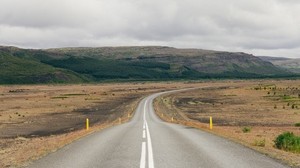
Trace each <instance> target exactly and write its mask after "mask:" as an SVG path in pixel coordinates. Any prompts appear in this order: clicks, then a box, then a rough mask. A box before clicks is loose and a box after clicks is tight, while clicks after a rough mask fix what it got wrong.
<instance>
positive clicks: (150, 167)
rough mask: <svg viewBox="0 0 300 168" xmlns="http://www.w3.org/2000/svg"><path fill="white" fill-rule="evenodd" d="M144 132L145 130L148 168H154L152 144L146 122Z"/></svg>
mask: <svg viewBox="0 0 300 168" xmlns="http://www.w3.org/2000/svg"><path fill="white" fill-rule="evenodd" d="M146 130H147V142H148V168H154V162H153V152H152V142H151V137H150V132H149V128H148V123H147V121H146Z"/></svg>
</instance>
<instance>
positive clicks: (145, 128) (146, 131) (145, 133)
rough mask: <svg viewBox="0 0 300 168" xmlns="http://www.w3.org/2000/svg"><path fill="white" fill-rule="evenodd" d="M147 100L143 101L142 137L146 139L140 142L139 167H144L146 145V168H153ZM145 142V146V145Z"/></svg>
mask: <svg viewBox="0 0 300 168" xmlns="http://www.w3.org/2000/svg"><path fill="white" fill-rule="evenodd" d="M147 101H148V100H146V101H145V104H144V113H143V121H144V122H143V139H145V138H146V136H147V141H146V142H144V141H143V142H142V152H141V161H140V168H145V167H146V147H147V150H148V153H147V154H148V168H154V161H153V151H152V142H151V136H150V131H149V127H148V123H147V120H146V105H147ZM146 144H147V146H146Z"/></svg>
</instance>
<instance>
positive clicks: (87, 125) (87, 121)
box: [86, 118, 90, 131]
mask: <svg viewBox="0 0 300 168" xmlns="http://www.w3.org/2000/svg"><path fill="white" fill-rule="evenodd" d="M89 127H90V125H89V119H88V118H87V119H86V130H87V131H88V130H89Z"/></svg>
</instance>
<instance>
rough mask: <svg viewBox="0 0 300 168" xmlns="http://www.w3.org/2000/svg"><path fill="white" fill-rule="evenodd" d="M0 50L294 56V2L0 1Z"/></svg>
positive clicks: (298, 2)
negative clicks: (160, 49)
mask: <svg viewBox="0 0 300 168" xmlns="http://www.w3.org/2000/svg"><path fill="white" fill-rule="evenodd" d="M0 45H14V46H18V47H24V48H53V47H77V46H89V47H100V46H133V45H134V46H136V45H138V46H139V45H164V46H172V47H177V48H201V49H213V50H225V51H242V52H248V53H252V54H254V55H269V56H285V57H296V58H300V0H0Z"/></svg>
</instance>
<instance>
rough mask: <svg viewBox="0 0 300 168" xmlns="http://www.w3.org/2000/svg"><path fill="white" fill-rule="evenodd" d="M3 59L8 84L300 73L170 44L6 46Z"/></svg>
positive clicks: (238, 55) (244, 57)
mask: <svg viewBox="0 0 300 168" xmlns="http://www.w3.org/2000/svg"><path fill="white" fill-rule="evenodd" d="M4 57H6V58H4ZM0 58H2V59H0V64H1V63H2V64H7V65H8V66H2V67H1V71H0V79H2V80H0V83H2V84H3V83H4V84H5V83H82V82H99V81H106V80H125V81H131V80H181V79H204V78H265V77H268V78H270V77H293V76H295V74H294V73H291V72H288V71H287V70H284V69H282V68H279V67H276V66H274V65H273V64H272V63H270V62H267V61H263V60H262V59H260V58H258V57H255V56H253V55H251V54H247V53H243V52H226V51H213V50H203V49H177V48H173V47H167V46H124V47H75V48H74V47H71V48H51V49H22V48H17V47H14V46H8V47H6V46H0ZM13 61H14V62H13ZM26 63H27V64H30V65H31V66H27V65H26ZM12 65H14V66H12ZM36 67H38V68H36ZM39 69H40V70H39ZM42 70H43V71H42ZM4 72H5V73H4ZM20 72H23V74H22V78H20V76H18V74H19V73H20ZM58 74H59V75H58ZM45 75H46V76H47V78H45V77H44V76H45ZM33 76H34V77H33ZM4 79H5V80H4ZM24 79H26V80H25V81H24ZM41 79H43V80H41ZM45 79H46V80H45Z"/></svg>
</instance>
